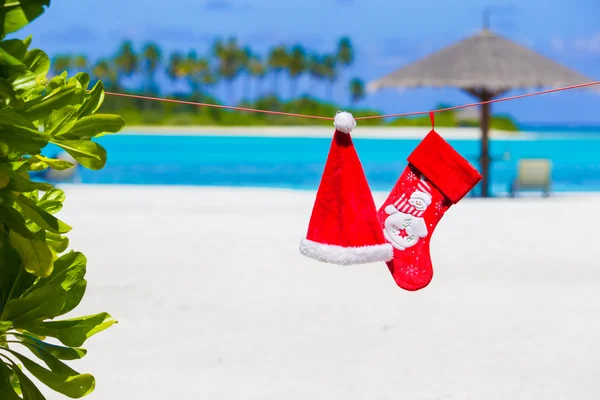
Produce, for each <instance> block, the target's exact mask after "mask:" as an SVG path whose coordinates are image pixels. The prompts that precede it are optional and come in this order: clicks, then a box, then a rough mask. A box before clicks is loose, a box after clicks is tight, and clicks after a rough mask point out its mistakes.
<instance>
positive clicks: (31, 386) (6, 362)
mask: <svg viewBox="0 0 600 400" xmlns="http://www.w3.org/2000/svg"><path fill="white" fill-rule="evenodd" d="M49 3H50V1H49V0H11V1H7V2H5V1H0V40H1V41H0V399H2V400H17V399H24V400H40V399H44V396H43V395H42V393H41V392H40V390H39V389H38V387H37V386H36V383H34V382H33V380H32V379H31V377H30V376H33V377H35V378H36V379H37V381H39V382H41V383H43V384H44V385H46V386H48V387H49V388H50V389H52V390H54V391H56V392H59V393H62V394H64V395H66V396H68V397H71V398H80V397H83V396H85V395H87V394H89V393H90V392H91V391H92V390H93V389H94V387H95V380H94V377H93V376H92V375H90V374H80V373H78V372H76V371H75V370H73V369H72V368H71V367H69V366H68V365H67V364H66V363H65V362H64V361H69V360H76V359H80V358H82V357H83V356H85V354H86V350H84V349H82V348H81V347H80V346H82V345H83V344H84V342H85V341H86V340H87V339H88V338H89V337H91V336H92V335H94V334H96V333H98V332H100V331H102V330H104V329H106V328H108V327H109V326H111V325H113V324H114V323H115V322H116V321H115V320H114V319H113V318H112V317H111V316H110V315H109V314H107V313H99V314H96V315H89V316H84V317H75V318H73V317H71V318H68V319H58V320H57V319H55V318H57V317H60V316H63V315H65V314H67V313H70V312H71V311H73V310H74V309H75V308H76V307H77V306H78V305H79V303H80V302H81V300H82V298H83V296H84V294H85V290H86V285H87V281H86V280H85V273H86V263H87V260H86V257H85V256H84V255H83V254H82V253H80V252H76V251H73V250H71V251H67V249H68V248H69V239H68V237H67V236H66V234H67V233H68V232H69V231H70V230H71V227H70V226H69V225H67V224H66V223H65V222H63V221H61V220H59V219H58V218H56V217H55V215H54V214H55V213H57V212H58V211H60V210H61V208H62V206H63V201H64V200H65V194H64V192H63V191H62V190H60V189H58V188H55V187H53V185H51V184H49V183H46V182H41V181H39V180H34V179H32V177H31V172H36V171H44V170H48V169H55V170H67V169H69V168H75V166H74V164H72V163H71V162H69V161H65V160H60V159H56V158H51V157H48V156H47V155H44V154H43V150H44V149H45V148H47V147H46V146H48V145H49V144H52V145H53V146H57V147H58V148H60V149H62V150H64V151H65V152H67V153H68V154H70V155H71V156H72V157H73V158H74V159H75V160H76V161H77V162H78V163H79V164H80V165H81V166H83V167H85V168H89V169H92V170H97V169H101V168H103V167H104V165H105V163H106V151H105V150H104V149H103V148H102V146H100V145H99V144H98V143H96V142H94V141H93V140H92V139H93V138H95V137H98V136H100V135H103V134H106V133H114V132H118V131H120V130H121V129H122V128H123V126H124V121H123V119H122V118H121V117H120V116H118V115H110V114H99V113H97V111H98V109H99V107H100V105H101V104H102V102H103V100H104V89H103V86H102V82H97V83H96V84H95V85H94V86H93V87H92V88H91V90H88V85H89V84H90V77H89V76H88V75H87V74H85V73H78V74H76V75H75V76H72V77H68V76H67V74H66V72H65V73H62V74H61V75H58V76H55V77H53V78H51V79H48V77H47V73H48V71H49V68H50V60H49V58H48V56H47V55H46V53H44V52H43V51H42V50H39V49H30V47H31V37H28V38H26V39H24V40H19V39H6V35H7V34H10V33H13V32H16V31H17V30H19V29H21V28H22V27H24V26H25V25H27V24H28V23H29V22H30V21H32V20H33V19H34V18H37V17H38V16H39V15H41V14H42V13H43V12H44V10H45V7H46V6H49ZM34 357H35V358H37V359H39V361H34V360H33V358H34ZM40 362H41V363H43V364H44V365H40V364H41V363H40Z"/></svg>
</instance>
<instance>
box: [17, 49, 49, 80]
mask: <svg viewBox="0 0 600 400" xmlns="http://www.w3.org/2000/svg"><path fill="white" fill-rule="evenodd" d="M23 63H24V64H25V65H26V66H27V68H29V70H30V71H31V72H33V73H34V74H35V75H38V76H41V77H42V78H43V80H46V74H47V73H48V71H49V70H50V58H49V57H48V55H47V54H46V53H44V52H43V51H42V50H40V49H33V50H31V51H28V52H27V54H25V57H24V59H23Z"/></svg>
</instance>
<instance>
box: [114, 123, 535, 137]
mask: <svg viewBox="0 0 600 400" xmlns="http://www.w3.org/2000/svg"><path fill="white" fill-rule="evenodd" d="M429 130H430V128H428V127H422V126H420V127H419V126H417V127H375V126H366V127H360V126H359V127H357V128H356V129H355V130H354V132H352V137H354V138H361V139H421V138H423V137H425V135H427V133H428V132H429ZM436 132H438V133H439V134H440V135H441V136H442V137H444V138H446V139H452V140H461V139H463V140H473V139H479V138H480V137H481V133H480V130H479V128H468V127H467V128H446V127H439V128H436ZM120 134H121V135H156V136H163V135H169V136H171V135H177V136H245V137H288V138H291V137H296V138H329V137H331V135H332V134H333V126H332V127H331V128H328V127H324V126H298V127H295V126H268V127H267V126H228V127H223V126H126V127H125V129H124V130H123V131H122V132H121V133H120ZM536 136H537V135H535V134H531V133H526V132H507V131H498V130H491V131H490V137H491V138H493V139H497V140H533V139H535V138H536Z"/></svg>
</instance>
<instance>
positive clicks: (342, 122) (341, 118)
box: [333, 111, 356, 133]
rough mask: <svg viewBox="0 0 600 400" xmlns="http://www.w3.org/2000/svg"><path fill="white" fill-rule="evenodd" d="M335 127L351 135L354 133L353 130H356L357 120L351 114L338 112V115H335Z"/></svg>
mask: <svg viewBox="0 0 600 400" xmlns="http://www.w3.org/2000/svg"><path fill="white" fill-rule="evenodd" d="M333 126H335V129H336V130H338V131H340V132H344V133H350V132H352V129H354V128H356V120H355V119H354V117H353V116H352V114H350V113H349V112H346V111H338V112H337V114H335V120H334V121H333Z"/></svg>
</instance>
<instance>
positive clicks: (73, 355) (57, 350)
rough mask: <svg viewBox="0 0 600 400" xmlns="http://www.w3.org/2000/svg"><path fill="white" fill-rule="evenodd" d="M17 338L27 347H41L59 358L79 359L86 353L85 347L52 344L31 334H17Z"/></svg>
mask: <svg viewBox="0 0 600 400" xmlns="http://www.w3.org/2000/svg"><path fill="white" fill-rule="evenodd" d="M17 339H19V340H20V341H21V342H22V343H24V344H25V345H26V346H27V347H29V348H31V347H34V348H38V349H41V350H43V351H45V352H47V353H50V354H52V355H53V356H54V357H56V358H58V359H59V360H79V359H81V358H83V357H84V356H85V355H86V354H87V350H86V349H81V348H75V347H63V346H56V345H54V344H50V343H46V342H44V341H42V340H40V339H37V338H35V337H33V336H29V335H18V336H17ZM34 354H35V353H34ZM36 356H37V354H36ZM38 357H39V356H38ZM40 358H41V357H40Z"/></svg>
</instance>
